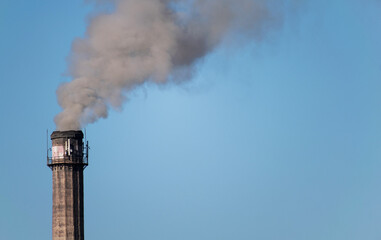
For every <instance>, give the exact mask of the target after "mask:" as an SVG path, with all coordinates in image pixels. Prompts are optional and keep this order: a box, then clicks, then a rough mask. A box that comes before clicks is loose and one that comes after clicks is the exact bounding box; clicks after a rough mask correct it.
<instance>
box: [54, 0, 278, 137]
mask: <svg viewBox="0 0 381 240" xmlns="http://www.w3.org/2000/svg"><path fill="white" fill-rule="evenodd" d="M94 2H97V4H99V5H102V4H114V7H115V9H114V10H113V11H112V12H110V11H109V12H105V13H102V14H99V15H97V16H96V17H94V18H93V19H92V20H91V22H90V24H89V26H88V28H87V33H86V36H85V37H84V38H78V39H75V40H74V42H73V45H72V50H71V54H70V56H69V73H70V75H71V76H72V78H73V80H72V81H71V82H69V83H64V84H62V85H61V86H60V87H59V88H58V90H57V98H58V103H59V104H60V106H61V107H62V108H63V110H62V112H61V113H59V114H58V115H57V116H56V117H55V119H54V120H55V123H56V125H57V129H58V130H70V129H80V128H82V127H84V126H85V125H87V124H89V123H93V122H95V121H97V120H98V119H99V118H106V117H107V115H108V111H109V109H110V107H111V108H115V109H119V108H120V107H121V105H122V104H123V102H124V100H125V98H126V96H128V93H129V91H131V90H133V89H134V88H136V87H138V86H139V85H142V84H144V83H145V82H147V81H149V82H154V83H157V84H165V83H167V82H169V81H172V82H180V81H181V80H186V79H179V78H176V76H189V75H190V74H187V73H190V72H191V71H192V67H193V66H194V64H195V63H196V62H197V61H198V60H200V59H202V58H203V57H205V56H206V55H207V54H208V53H210V52H211V51H213V50H214V49H215V48H216V47H217V46H219V45H220V44H221V43H222V42H223V41H224V40H225V39H226V38H227V37H229V38H233V39H234V37H238V38H245V39H253V40H256V39H257V40H258V39H260V38H261V37H262V36H263V34H264V33H266V32H267V31H268V30H269V29H271V28H272V27H273V26H275V25H278V24H279V23H280V22H281V18H282V11H281V9H282V6H283V4H285V1H283V0H278V1H277V0H203V1H202V0H183V1H182V0H119V1H118V0H114V1H108V0H98V1H94ZM175 73H176V74H175Z"/></svg>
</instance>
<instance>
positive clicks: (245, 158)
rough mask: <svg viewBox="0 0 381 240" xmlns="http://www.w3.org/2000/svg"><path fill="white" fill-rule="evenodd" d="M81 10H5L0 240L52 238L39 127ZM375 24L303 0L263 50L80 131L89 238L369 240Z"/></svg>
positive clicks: (225, 53) (62, 6)
mask: <svg viewBox="0 0 381 240" xmlns="http://www.w3.org/2000/svg"><path fill="white" fill-rule="evenodd" d="M302 2H303V1H302ZM91 9H92V7H91V6H89V5H85V4H83V3H82V2H81V1H74V0H69V1H60V2H52V1H43V0H40V1H10V0H1V1H0V33H1V40H0V79H1V80H0V107H1V110H2V111H1V118H0V126H1V127H0V129H1V134H0V150H1V153H2V156H1V160H0V189H1V191H0V239H5V240H16V239H31V240H33V239H36V240H37V239H38V240H44V239H50V238H51V171H50V169H49V168H48V167H46V165H45V164H46V162H45V154H46V136H45V135H46V129H47V128H49V130H50V131H52V130H53V129H54V123H53V117H54V115H55V114H56V113H58V112H59V111H60V109H59V106H58V104H57V102H56V97H55V90H56V88H57V86H58V85H59V84H60V83H61V82H63V81H69V80H70V79H68V78H67V77H65V76H64V75H63V73H64V72H65V69H66V62H65V58H66V56H67V55H68V53H69V50H70V45H71V42H72V40H73V39H74V38H75V37H78V36H83V34H84V32H85V28H86V18H87V16H88V13H89V12H90V11H91ZM380 11H381V3H380V1H376V0H367V1H355V0H348V1H344V0H333V1H312V0H310V1H304V2H303V4H301V6H300V8H299V9H297V11H295V12H292V13H289V15H288V16H287V17H286V20H285V22H284V25H283V26H282V28H281V29H278V30H277V31H275V32H272V33H271V34H270V35H268V38H267V39H265V40H263V41H261V42H253V43H251V44H248V45H245V46H241V47H238V48H237V47H229V48H224V49H222V48H220V49H218V50H217V51H216V52H214V53H212V54H211V55H210V56H208V57H207V58H206V59H205V61H203V62H202V64H200V65H199V66H198V72H197V73H196V75H195V77H194V79H193V81H192V82H190V83H187V84H185V85H184V86H173V85H170V86H167V87H164V88H163V87H160V88H159V87H157V86H154V85H146V86H144V87H142V88H141V89H137V90H136V91H135V92H134V93H133V94H132V95H131V97H130V100H129V101H128V102H127V103H126V104H125V105H124V108H123V110H122V111H121V112H116V111H112V112H111V114H110V116H109V118H108V119H107V120H100V121H99V122H97V123H96V124H93V125H90V126H89V127H88V128H87V133H88V138H89V140H90V145H91V152H90V160H89V161H90V165H89V167H88V168H87V169H86V170H85V237H86V238H87V239H93V240H97V239H132V240H134V239H136V240H138V239H139V240H143V239H147V240H148V239H149V240H151V239H155V240H159V239H163V240H164V239H165V240H170V239H184V240H187V239H221V240H224V239H240V240H246V239H261V240H279V239H283V240H305V239H309V240H322V239H324V240H327V239H332V240H360V239H361V240H364V239H366V240H373V239H374V240H376V239H380V238H381V228H380V227H379V223H380V222H381V205H380V203H381V190H380V189H381V188H380V186H381V173H380V171H379V169H380V168H381V148H380V147H379V146H380V144H381V128H380V123H381V108H380V103H381V95H380V92H381V59H380V56H381V44H380V42H381V17H380V16H381V14H380Z"/></svg>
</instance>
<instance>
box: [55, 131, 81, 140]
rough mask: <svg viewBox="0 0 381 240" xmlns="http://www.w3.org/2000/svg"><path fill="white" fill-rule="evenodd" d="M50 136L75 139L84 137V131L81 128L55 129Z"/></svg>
mask: <svg viewBox="0 0 381 240" xmlns="http://www.w3.org/2000/svg"><path fill="white" fill-rule="evenodd" d="M50 138H51V139H52V140H53V139H56V138H74V139H83V132H82V131H81V130H70V131H54V132H53V133H52V135H50Z"/></svg>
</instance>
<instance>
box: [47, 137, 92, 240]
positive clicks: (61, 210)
mask: <svg viewBox="0 0 381 240" xmlns="http://www.w3.org/2000/svg"><path fill="white" fill-rule="evenodd" d="M51 140H52V157H51V158H49V157H48V166H49V167H50V168H51V170H52V172H53V221H52V230H53V232H52V235H53V240H84V222H83V170H84V169H85V167H86V166H87V145H86V155H85V154H84V144H83V141H82V140H83V133H82V131H55V132H53V133H52V134H51Z"/></svg>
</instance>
